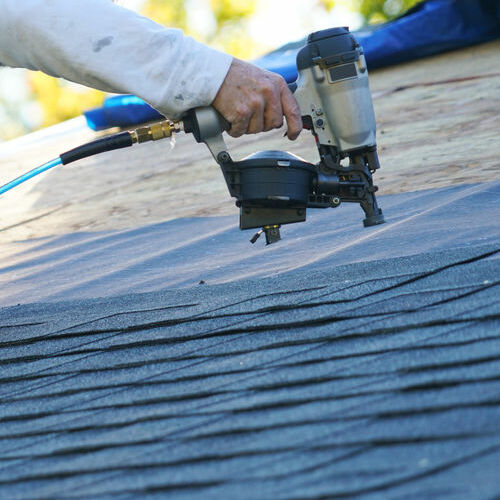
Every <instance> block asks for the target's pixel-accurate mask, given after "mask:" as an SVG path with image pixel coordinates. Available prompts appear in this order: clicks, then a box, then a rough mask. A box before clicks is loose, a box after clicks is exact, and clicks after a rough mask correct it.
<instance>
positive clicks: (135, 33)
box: [0, 0, 300, 135]
mask: <svg viewBox="0 0 500 500" xmlns="http://www.w3.org/2000/svg"><path fill="white" fill-rule="evenodd" d="M0 3H1V7H2V13H1V15H0V64H3V65H6V66H12V67H24V68H29V69H32V70H40V71H43V72H45V73H48V74H49V75H53V76H56V77H63V78H66V79H67V80H71V81H73V82H77V83H81V84H83V85H87V86H89V87H94V88H97V89H100V90H104V91H107V92H114V93H131V94H135V95H137V96H139V97H142V98H143V99H144V100H145V101H147V102H148V103H150V104H151V105H152V106H153V107H154V108H156V109H157V110H158V111H160V112H161V113H163V114H164V115H166V116H168V117H169V118H176V117H178V116H179V114H181V113H182V112H183V111H185V110H187V109H189V108H193V107H198V106H207V105H210V104H212V103H213V104H214V106H215V107H216V109H218V110H219V111H220V112H221V113H222V114H223V115H224V116H225V118H226V119H228V121H230V122H234V123H235V125H234V127H233V129H232V131H231V133H232V134H233V135H241V133H247V132H256V131H261V130H265V129H267V128H270V124H271V123H272V124H273V126H276V125H277V124H278V122H279V120H278V118H277V114H280V113H281V114H283V112H285V114H286V113H288V112H289V111H288V110H284V109H283V108H282V99H281V98H280V99H277V95H279V92H276V87H278V86H280V85H282V84H281V83H278V82H277V80H276V78H279V77H278V76H276V75H275V76H274V77H273V78H275V80H274V81H273V83H272V87H273V92H270V91H269V89H268V85H267V83H266V84H265V85H264V87H265V88H263V89H262V88H260V89H259V88H258V85H257V84H258V83H259V81H261V80H263V79H264V80H266V78H264V77H263V76H262V75H264V74H266V73H267V72H264V71H263V70H259V69H258V68H255V67H253V66H252V68H255V71H253V73H252V72H250V73H252V74H251V75H249V72H248V68H247V67H246V66H243V68H242V66H241V63H242V62H239V63H235V64H232V62H233V58H232V57H231V56H229V55H228V54H224V53H222V52H219V51H216V50H214V49H211V48H209V47H207V46H205V45H203V44H201V43H198V42H196V41H195V40H193V39H192V38H190V37H187V36H185V35H184V34H183V33H182V31H180V30H177V29H167V28H164V27H163V26H160V25H158V24H156V23H154V22H153V21H151V20H150V19H147V18H144V17H142V16H139V15H138V14H136V13H134V12H132V11H130V10H127V9H124V8H121V7H119V6H117V5H115V4H113V3H112V2H110V1H109V0H85V1H81V0H2V1H1V2H0ZM245 64H247V63H243V65H245ZM247 66H251V65H247ZM259 72H260V73H259ZM226 77H227V80H228V81H227V82H226V83H227V85H225V86H222V84H223V82H224V81H225V80H226ZM242 82H246V83H244V84H243V85H242ZM247 86H248V88H247ZM236 87H239V88H240V89H242V87H245V91H244V92H241V93H240V94H238V92H235V88H236ZM248 96H250V100H248ZM216 97H217V99H216ZM214 99H216V101H215V102H214ZM258 101H259V102H261V104H260V108H259V106H258V105H257V104H258ZM242 103H243V104H242ZM245 103H250V105H248V106H247V104H245ZM285 107H286V106H285ZM234 110H236V112H234ZM290 113H291V111H290ZM292 114H293V113H292ZM261 115H263V116H264V115H265V116H266V117H269V118H266V119H265V120H264V121H263V120H262V119H261ZM295 115H296V113H295ZM280 118H281V117H280ZM299 118H300V117H299ZM294 120H295V121H297V116H294ZM295 128H297V126H295ZM294 133H295V132H294V131H292V135H293V134H294Z"/></svg>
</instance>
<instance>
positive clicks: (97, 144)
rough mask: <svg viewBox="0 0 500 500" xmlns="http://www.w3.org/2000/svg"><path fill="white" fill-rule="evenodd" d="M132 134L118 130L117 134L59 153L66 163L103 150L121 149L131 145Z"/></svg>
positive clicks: (63, 162)
mask: <svg viewBox="0 0 500 500" xmlns="http://www.w3.org/2000/svg"><path fill="white" fill-rule="evenodd" d="M132 144H133V142H132V136H131V135H130V134H129V133H128V132H120V133H119V134H114V135H110V136H108V137H104V138H103V139H98V140H97V141H92V142H88V143H87V144H83V145H82V146H78V147H77V148H75V149H70V150H69V151H66V153H63V154H62V155H60V158H61V161H62V164H63V165H67V164H68V163H71V162H73V161H76V160H81V159H82V158H87V157H88V156H94V155H97V154H99V153H104V152H105V151H112V150H113V149H121V148H127V147H129V146H132Z"/></svg>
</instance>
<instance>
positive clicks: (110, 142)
mask: <svg viewBox="0 0 500 500" xmlns="http://www.w3.org/2000/svg"><path fill="white" fill-rule="evenodd" d="M162 123H163V122H162ZM150 128H151V126H150V127H144V129H143V130H145V131H146V132H145V134H144V137H140V138H137V135H134V133H133V132H121V133H119V134H114V135H110V136H108V137H104V138H103V139H98V140H96V141H92V142H89V143H88V144H84V145H82V146H79V147H77V148H75V149H72V150H70V151H67V152H66V153H63V154H62V155H61V156H59V158H56V159H55V160H52V161H49V162H47V163H44V164H43V165H41V166H39V167H37V168H34V169H33V170H30V171H29V172H26V173H25V174H23V175H21V176H20V177H18V178H17V179H14V180H12V181H10V182H8V183H7V184H4V185H3V186H1V187H0V195H2V194H3V193H5V192H7V191H9V190H10V189H12V188H15V187H16V186H19V184H22V183H23V182H25V181H27V180H28V179H31V178H32V177H35V175H38V174H41V173H42V172H45V171H47V170H49V169H51V168H53V167H57V165H66V164H68V163H71V162H73V161H76V160H80V159H82V158H86V157H88V156H93V155H95V154H98V153H103V152H105V151H111V150H113V149H120V148H125V147H128V146H132V144H134V142H144V141H145V140H153V138H151V134H149V135H148V134H147V132H148V130H149V129H150ZM165 137H167V135H165Z"/></svg>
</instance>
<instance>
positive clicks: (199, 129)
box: [184, 28, 384, 243]
mask: <svg viewBox="0 0 500 500" xmlns="http://www.w3.org/2000/svg"><path fill="white" fill-rule="evenodd" d="M297 68H298V72H299V77H298V79H297V81H296V82H295V83H294V84H291V85H290V88H291V90H292V91H294V93H295V97H296V98H297V101H298V103H299V106H300V109H301V113H302V119H303V123H304V127H305V128H307V129H310V130H311V132H312V134H313V135H314V137H315V139H316V144H317V147H318V152H319V156H320V161H319V163H317V164H312V163H309V162H306V161H304V160H303V159H301V158H299V157H298V156H295V155H293V154H291V153H287V152H284V151H262V152H259V153H255V154H253V155H250V156H248V157H247V158H244V159H243V160H240V161H233V159H232V158H231V156H230V155H229V153H228V152H227V147H226V144H225V142H224V140H223V138H222V132H223V130H225V129H227V126H228V124H226V123H225V122H224V120H222V119H221V117H220V116H219V115H218V114H217V113H216V112H215V111H214V110H213V109H212V108H209V107H208V108H198V109H194V110H191V111H190V112H189V113H188V114H187V115H186V116H185V117H184V130H185V131H186V132H192V133H193V134H194V136H195V138H196V140H197V141H198V142H204V143H205V144H206V145H207V146H208V148H209V149H210V151H211V153H212V155H213V157H214V158H215V160H216V161H217V163H218V164H219V165H220V167H221V169H222V172H223V174H224V178H225V180H226V183H227V186H228V188H229V192H230V194H231V196H233V197H234V198H236V205H237V206H238V207H239V208H240V228H241V229H251V228H262V229H261V230H260V231H259V232H258V233H257V235H256V236H255V237H254V238H253V239H252V241H255V239H256V238H257V237H258V236H259V235H260V234H261V233H262V232H264V233H265V235H266V241H267V243H273V242H274V241H277V240H279V239H280V233H279V227H280V226H281V225H282V224H290V223H294V222H303V221H305V219H306V209H307V208H328V207H337V206H339V205H340V203H341V202H356V203H359V204H360V205H361V208H362V209H363V210H364V212H365V216H366V217H365V219H364V221H363V222H364V225H365V226H372V225H376V224H381V223H383V222H384V217H383V215H382V211H381V210H380V208H378V206H377V201H376V199H375V194H374V193H375V191H376V190H377V188H376V186H374V185H373V181H372V174H373V172H374V171H375V170H376V169H377V168H379V163H378V157H377V151H376V140H375V131H376V126H375V116H374V112H373V104H372V100H371V95H370V90H369V86H368V72H367V69H366V63H365V59H364V56H363V50H362V48H361V47H360V45H359V44H358V43H357V42H356V40H355V38H354V37H353V35H352V34H351V33H350V32H349V30H348V29H347V28H334V29H330V30H324V31H319V32H316V33H313V34H311V35H309V37H308V40H307V44H306V45H305V46H304V47H303V48H302V49H301V50H300V52H299V53H298V55H297Z"/></svg>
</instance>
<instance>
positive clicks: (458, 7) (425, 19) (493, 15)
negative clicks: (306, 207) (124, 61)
mask: <svg viewBox="0 0 500 500" xmlns="http://www.w3.org/2000/svg"><path fill="white" fill-rule="evenodd" d="M356 37H357V38H358V40H359V41H360V42H361V44H362V46H363V48H364V51H365V56H366V60H367V63H368V66H369V68H370V69H374V68H380V67H383V66H389V65H392V64H398V63H402V62H404V61H409V60H412V59H417V58H420V57H426V56H430V55H433V54H438V53H440V52H445V51H448V50H453V49H458V48H462V47H467V46H469V45H474V44H477V43H482V42H486V41H489V40H492V39H495V38H498V37H500V0H477V1H471V0H428V1H426V2H422V3H420V4H418V5H417V6H415V7H414V8H413V9H410V10H409V11H408V12H406V13H405V14H404V15H403V16H401V17H399V18H398V19H396V20H394V21H392V22H389V23H385V24H382V25H380V26H378V27H375V28H370V29H362V30H360V31H358V32H356ZM304 42H305V40H299V41H297V42H293V43H290V44H287V45H284V46H283V47H281V48H279V49H277V50H275V51H273V52H271V53H269V54H267V55H265V56H263V57H261V58H260V59H258V60H256V61H254V62H255V63H256V64H257V65H258V66H261V67H263V68H266V69H268V70H270V71H274V72H276V73H279V74H281V75H282V76H283V77H284V78H285V79H286V80H287V81H288V82H293V81H295V80H296V78H297V68H296V65H295V58H296V54H297V51H298V50H299V49H300V47H302V46H303V45H304ZM85 116H86V118H87V122H88V124H89V126H90V127H91V128H92V129H94V130H102V129H105V128H108V127H112V126H120V127H126V126H130V125H133V124H137V123H144V122H147V121H153V120H158V119H161V118H162V115H160V114H159V113H158V112H157V111H155V110H154V109H153V108H152V107H151V106H149V105H148V104H146V103H145V102H144V101H142V100H141V99H139V98H137V97H134V96H116V97H112V98H109V99H107V100H106V102H105V104H104V106H103V107H102V108H98V109H94V110H91V111H88V112H86V113H85Z"/></svg>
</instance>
